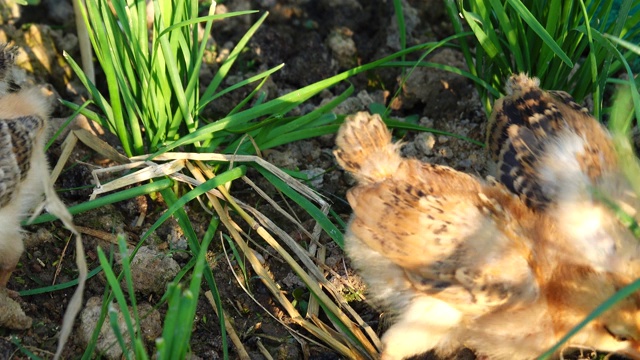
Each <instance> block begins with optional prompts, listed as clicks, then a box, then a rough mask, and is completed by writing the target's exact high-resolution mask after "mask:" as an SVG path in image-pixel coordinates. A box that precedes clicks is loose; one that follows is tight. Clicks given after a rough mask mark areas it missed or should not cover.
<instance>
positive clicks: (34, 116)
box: [0, 45, 50, 287]
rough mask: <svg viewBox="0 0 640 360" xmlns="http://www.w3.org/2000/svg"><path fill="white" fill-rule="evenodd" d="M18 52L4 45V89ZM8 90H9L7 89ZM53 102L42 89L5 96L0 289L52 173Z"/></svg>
mask: <svg viewBox="0 0 640 360" xmlns="http://www.w3.org/2000/svg"><path fill="white" fill-rule="evenodd" d="M14 53H15V50H13V48H10V47H7V46H6V45H4V46H0V83H1V84H3V85H2V86H0V89H4V88H6V86H4V85H6V82H7V81H8V79H7V77H6V76H5V75H6V74H8V73H9V72H10V71H11V69H10V68H11V67H12V66H13V54H14ZM3 86H4V87H3ZM49 109H50V104H49V101H48V100H47V98H46V97H45V95H44V94H43V93H42V92H41V91H40V90H39V89H37V88H31V89H25V90H21V91H18V92H13V93H7V92H4V93H0V286H1V287H5V286H6V284H7V282H8V281H9V278H10V276H11V273H12V272H13V270H14V269H15V267H16V265H17V264H18V261H19V259H20V256H21V255H22V252H23V251H24V245H23V243H22V235H21V229H20V222H21V221H22V220H23V219H24V218H25V217H26V214H27V212H28V211H29V210H31V209H32V208H33V207H34V206H36V205H38V204H40V203H41V202H42V200H43V194H44V192H45V189H44V181H43V179H48V177H49V169H48V164H47V161H46V158H45V153H44V145H45V138H46V135H45V129H46V128H47V120H46V119H47V118H48V115H49V111H50V110H49Z"/></svg>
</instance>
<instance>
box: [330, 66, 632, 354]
mask: <svg viewBox="0 0 640 360" xmlns="http://www.w3.org/2000/svg"><path fill="white" fill-rule="evenodd" d="M507 92H508V96H507V97H505V98H504V99H502V100H500V101H498V102H497V103H496V106H495V112H494V115H493V116H492V126H491V129H492V130H491V131H492V132H491V134H490V135H489V139H491V141H490V143H491V145H490V148H491V151H492V154H497V155H496V156H494V161H495V165H496V166H495V167H496V168H497V169H498V170H497V171H496V174H497V178H498V179H499V180H500V181H501V183H499V182H496V181H492V180H489V181H483V180H481V179H478V178H475V177H473V176H470V175H468V174H464V173H461V172H458V171H456V170H454V169H451V168H449V167H446V166H438V165H431V164H426V163H423V162H420V161H418V160H414V159H405V158H402V157H401V156H400V154H399V147H400V145H399V144H397V143H396V144H394V143H392V142H391V134H390V132H389V131H388V129H387V128H386V126H385V125H384V123H383V122H382V120H381V119H380V117H379V116H377V115H373V116H371V115H369V114H367V113H358V114H356V115H355V116H352V117H349V118H348V119H347V120H346V121H345V123H344V125H343V126H342V127H341V129H340V131H339V133H338V137H337V139H336V143H337V146H338V148H337V150H336V151H335V155H336V158H337V160H338V163H339V164H340V165H341V166H342V167H343V168H344V169H346V170H347V171H349V172H351V173H352V174H353V175H354V177H355V178H356V180H357V181H358V183H357V185H356V186H355V187H354V188H352V189H351V190H350V191H349V192H348V194H347V198H348V201H349V203H350V204H351V206H352V208H353V213H354V214H353V217H352V220H351V222H350V224H349V228H348V231H347V234H346V238H345V247H346V252H347V254H348V256H349V257H350V258H351V260H352V263H353V265H354V266H355V268H356V269H358V270H359V272H360V274H361V275H362V277H363V278H364V280H365V281H366V283H367V284H368V286H369V291H370V295H371V297H372V299H373V301H374V303H376V304H377V305H378V306H379V307H380V308H381V309H383V310H385V311H388V312H390V313H391V314H393V315H395V322H394V324H393V325H392V326H391V327H390V328H389V329H388V330H387V331H386V333H385V334H384V336H383V337H382V342H383V349H382V354H381V357H382V359H403V358H407V357H410V356H413V355H416V354H421V353H424V352H427V351H429V350H435V351H436V352H437V353H438V354H440V355H443V356H445V355H448V354H451V353H453V352H455V351H456V350H457V349H459V348H461V347H469V348H471V349H473V350H475V351H476V352H477V354H478V355H480V356H485V357H487V358H489V359H535V358H536V357H537V356H538V355H540V354H541V353H542V352H544V351H546V350H547V349H548V348H550V347H551V346H552V345H554V344H555V343H556V342H557V341H558V340H559V339H560V338H561V337H562V336H564V335H565V334H566V333H567V332H568V331H569V330H570V329H572V328H573V326H574V325H576V324H577V323H578V322H580V321H581V320H582V319H583V318H584V317H585V316H586V315H587V314H589V313H590V312H591V311H592V310H594V309H595V308H596V307H597V306H598V305H599V304H600V303H601V302H602V301H604V300H605V299H607V298H608V297H609V296H611V295H612V294H614V293H615V292H616V291H617V290H619V289H620V288H621V287H623V286H625V285H627V284H629V283H630V282H631V281H632V280H634V279H635V278H636V277H637V276H638V275H639V274H640V267H639V265H638V263H639V262H638V259H640V247H639V246H638V241H637V240H636V239H635V238H634V237H633V236H632V235H631V234H630V233H629V231H627V229H626V228H625V227H624V226H623V225H622V224H620V223H619V222H618V220H617V218H616V217H615V215H614V214H613V213H612V211H611V210H610V209H609V208H607V207H606V206H604V205H602V204H601V203H600V202H599V200H598V199H596V198H595V197H594V196H593V188H598V189H599V190H602V191H605V192H606V193H607V194H608V195H610V196H611V197H612V198H613V199H616V200H619V199H623V200H620V202H624V203H625V204H626V206H627V207H630V208H632V209H634V208H637V207H634V206H632V205H635V204H636V203H635V202H634V201H635V199H634V198H633V196H632V195H630V194H629V193H630V191H629V189H630V187H629V186H628V184H627V183H626V181H625V180H624V177H622V175H621V174H620V172H619V171H618V168H617V163H616V161H615V156H614V155H613V146H612V145H611V140H610V138H609V135H608V134H607V132H606V130H605V129H604V128H602V127H601V126H600V125H599V124H598V123H597V122H596V121H595V119H593V118H592V117H590V116H589V115H588V113H587V112H585V111H584V110H582V108H580V107H578V106H575V105H573V104H575V103H574V102H570V101H569V100H568V99H570V97H569V96H568V95H566V94H564V93H554V92H544V91H542V90H540V89H539V87H538V82H537V80H536V79H530V78H527V77H526V76H524V75H517V76H514V77H512V78H511V79H510V80H509V86H508V88H507ZM558 94H559V95H558ZM565 95H566V96H565ZM511 107H515V108H517V109H520V110H522V111H520V112H517V113H516V112H512V111H511V110H509V109H510V108H511ZM541 114H542V115H541ZM543 117H544V118H550V119H556V120H557V121H555V122H553V125H549V126H547V125H546V124H547V121H546V120H544V119H543ZM535 119H538V121H534V120H535ZM527 121H528V123H527ZM514 125H515V126H516V127H513V126H514ZM538 126H540V127H541V128H542V129H543V130H544V131H540V130H538V129H539V128H538ZM525 129H526V131H525ZM530 133H532V134H530ZM532 145H534V146H532ZM527 148H530V149H532V150H531V151H532V154H530V155H529V154H528V153H527V152H526V151H525V150H524V149H527ZM496 149H498V150H496ZM531 184H536V185H535V186H534V185H531ZM567 211H574V213H567ZM570 344H571V345H580V346H588V347H592V348H595V349H597V350H602V351H608V352H619V353H622V354H625V355H627V356H630V357H633V358H640V295H638V294H634V295H633V296H631V297H629V298H627V299H626V300H624V301H622V302H621V303H619V304H618V305H616V306H615V307H613V308H612V309H611V310H609V311H608V312H607V313H605V314H604V315H603V316H602V317H600V318H598V319H597V320H596V321H593V322H591V323H590V324H589V325H587V326H586V327H585V328H583V329H582V330H581V331H580V332H579V333H578V334H577V335H575V336H574V337H573V338H572V339H571V341H570Z"/></svg>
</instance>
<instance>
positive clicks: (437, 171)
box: [335, 113, 535, 312]
mask: <svg viewBox="0 0 640 360" xmlns="http://www.w3.org/2000/svg"><path fill="white" fill-rule="evenodd" d="M390 140H391V134H390V133H389V131H388V130H387V129H386V127H385V126H384V123H383V122H382V120H381V119H380V118H379V117H378V116H377V115H374V116H368V115H367V114H364V113H359V114H357V115H355V116H354V117H351V118H349V119H348V120H346V122H345V125H344V126H343V127H342V128H341V131H340V133H339V134H338V137H337V139H336V142H337V144H338V146H339V147H338V149H337V150H336V151H335V154H336V158H337V159H338V162H339V163H340V164H341V165H343V166H344V167H345V168H347V169H349V170H350V171H352V172H354V175H355V176H356V178H358V179H360V183H359V185H358V186H356V187H354V188H352V189H351V190H350V191H349V193H348V194H347V199H348V200H349V203H350V204H351V207H352V208H353V212H354V218H353V221H352V223H351V226H350V229H351V231H352V232H353V234H354V235H355V236H357V237H358V238H359V239H361V240H362V241H364V242H365V243H366V245H368V246H369V247H370V248H371V249H373V250H375V251H378V252H380V253H382V254H384V255H385V257H387V258H388V259H390V260H391V261H393V262H395V263H396V264H398V265H399V266H401V267H402V268H403V269H405V270H406V273H407V276H408V279H409V281H410V282H412V283H413V284H414V286H416V288H418V289H420V291H423V292H425V293H429V294H432V295H433V296H435V297H438V298H442V299H446V300H447V301H453V302H459V303H467V305H466V306H467V308H469V307H470V306H473V307H477V308H478V310H477V311H478V312H481V311H486V309H487V307H492V306H497V305H499V304H502V303H504V302H507V301H508V300H509V297H510V296H511V295H512V294H513V292H525V291H529V290H527V289H515V287H516V286H515V285H514V282H518V281H522V278H521V277H527V276H530V274H529V268H528V264H527V262H526V261H525V260H523V259H524V258H526V256H522V255H518V256H514V257H509V256H507V253H510V252H512V251H515V252H520V251H525V252H526V251H527V250H526V248H527V245H524V244H523V245H522V246H513V244H511V242H512V241H514V242H518V241H521V240H522V239H519V238H517V237H516V236H514V238H513V239H510V238H508V236H505V235H504V233H505V232H503V231H502V229H500V227H501V226H503V225H504V222H503V221H502V219H504V218H505V217H504V214H499V213H501V212H502V209H501V207H500V206H498V205H496V204H495V202H492V201H490V200H488V198H487V197H486V195H484V194H483V192H484V191H485V187H484V186H483V185H482V184H481V183H480V182H479V181H478V180H477V179H475V178H474V177H472V176H470V175H467V174H464V173H461V172H458V171H455V170H453V169H451V168H449V167H446V166H439V165H432V164H425V163H422V162H420V161H418V160H415V159H403V158H401V157H400V154H399V152H398V146H397V145H395V144H393V143H391V141H390ZM381 155H382V156H381ZM367 169H369V170H367ZM487 191H491V192H492V193H494V194H493V195H497V194H496V193H497V192H502V193H503V195H502V198H504V199H505V201H507V202H509V201H514V202H518V201H517V199H516V198H515V197H513V196H512V195H510V194H509V193H508V192H507V191H506V189H504V188H503V187H497V188H496V189H493V190H487ZM524 211H526V210H524ZM491 214H493V215H491ZM494 218H496V219H501V220H500V221H498V222H495V221H493V220H494ZM480 234H481V235H480ZM483 252H485V253H484V254H496V253H501V252H504V253H503V255H504V256H503V258H504V259H505V262H504V263H503V262H494V263H493V264H492V265H490V266H488V265H487V264H484V263H483V260H482V258H483V256H484V254H483ZM416 254H420V256H416ZM492 256H493V255H492ZM507 263H508V265H507ZM503 266H510V267H511V268H512V269H513V270H514V272H513V274H518V275H514V276H513V278H512V279H509V280H505V279H504V278H503V277H501V276H500V274H499V273H500V270H499V269H500V268H501V267H503ZM518 268H519V270H518ZM516 278H517V279H516ZM528 285H529V284H527V285H526V286H528ZM507 289H508V290H507ZM531 291H534V292H535V290H531Z"/></svg>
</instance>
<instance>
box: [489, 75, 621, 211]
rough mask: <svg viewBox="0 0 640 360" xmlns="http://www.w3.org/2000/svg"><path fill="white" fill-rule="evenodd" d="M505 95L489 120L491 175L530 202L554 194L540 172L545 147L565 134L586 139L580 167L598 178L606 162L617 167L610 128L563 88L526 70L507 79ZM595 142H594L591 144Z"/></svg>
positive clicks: (538, 204) (540, 205)
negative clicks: (550, 87) (550, 86)
mask: <svg viewBox="0 0 640 360" xmlns="http://www.w3.org/2000/svg"><path fill="white" fill-rule="evenodd" d="M506 90H507V96H505V97H503V98H501V99H499V100H498V101H496V103H495V104H494V111H493V113H492V115H491V118H490V120H489V126H488V130H487V143H488V149H489V155H490V159H491V161H492V162H493V163H494V168H495V169H494V170H493V172H494V173H493V175H494V176H495V177H496V178H497V179H498V181H500V182H501V183H502V184H504V185H505V186H506V187H507V188H508V189H509V190H511V191H512V192H513V193H515V194H518V195H519V196H521V197H522V198H523V199H524V200H525V202H526V203H527V205H528V206H530V207H532V208H534V209H538V210H541V209H544V208H545V207H546V206H547V205H548V204H549V203H550V202H551V201H552V200H553V198H554V196H555V193H554V191H553V186H547V185H550V184H545V183H544V180H542V179H541V177H540V175H539V171H540V169H541V168H543V166H544V164H542V165H541V161H542V159H544V156H545V152H546V151H547V147H548V146H549V145H550V144H554V143H557V142H561V141H563V140H562V139H560V138H559V137H561V134H562V133H563V132H572V133H574V134H576V135H578V136H580V137H583V138H584V139H585V141H584V142H585V144H586V145H585V148H584V150H583V154H579V155H578V156H579V157H580V161H581V162H582V164H581V166H583V167H584V169H585V172H586V173H588V174H589V176H590V177H592V180H593V182H594V183H595V182H597V178H598V177H599V176H600V174H601V173H602V170H603V166H605V167H609V168H614V167H615V166H616V160H615V156H614V155H613V146H612V145H611V140H610V139H609V137H608V135H607V133H606V131H605V130H604V129H603V128H602V126H601V125H600V124H599V123H598V122H597V121H596V120H595V119H594V118H593V117H592V116H591V115H590V114H589V111H588V110H587V109H586V108H585V107H583V106H581V105H579V104H577V103H576V102H575V100H574V99H573V98H572V97H571V95H569V94H567V93H566V92H563V91H544V90H542V89H540V88H539V81H538V80H537V79H535V78H529V77H527V76H526V75H524V74H519V75H513V76H512V77H511V78H510V79H509V80H508V83H507V87H506ZM592 144H596V145H593V146H592Z"/></svg>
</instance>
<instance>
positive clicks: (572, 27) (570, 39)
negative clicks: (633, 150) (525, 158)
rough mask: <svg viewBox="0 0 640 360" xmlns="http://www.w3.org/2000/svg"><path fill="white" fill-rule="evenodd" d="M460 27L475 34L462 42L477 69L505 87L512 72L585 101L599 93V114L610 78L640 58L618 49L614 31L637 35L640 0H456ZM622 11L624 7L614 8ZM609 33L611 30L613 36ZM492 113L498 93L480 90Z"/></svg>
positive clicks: (452, 12) (452, 8) (452, 9)
mask: <svg viewBox="0 0 640 360" xmlns="http://www.w3.org/2000/svg"><path fill="white" fill-rule="evenodd" d="M446 4H447V10H448V13H449V18H450V19H451V21H452V23H453V26H454V28H455V31H456V32H457V33H462V32H463V28H464V27H465V26H466V27H468V28H469V29H471V31H472V33H473V36H472V37H469V38H466V39H462V40H461V41H460V47H461V49H462V51H463V53H464V56H465V59H466V62H467V65H468V67H469V71H470V72H471V73H472V74H473V75H475V76H477V77H479V78H481V79H484V80H485V81H487V82H488V83H489V84H490V86H491V87H492V88H493V89H496V90H498V91H500V92H501V91H502V88H503V82H504V80H505V79H507V78H508V76H509V75H510V74H512V73H518V72H526V73H528V74H529V75H532V76H536V77H538V78H539V79H540V82H541V87H542V88H544V89H553V90H565V91H567V92H569V93H570V94H572V95H573V97H574V98H575V99H576V100H577V101H579V102H580V101H582V100H583V99H584V98H585V97H586V96H591V97H592V101H593V113H594V116H595V117H596V118H598V119H601V117H602V110H603V99H604V90H605V85H606V83H607V81H608V80H609V79H610V78H611V77H613V76H614V75H616V74H618V73H619V72H620V71H624V70H625V67H626V65H625V64H626V63H628V62H630V61H631V62H633V61H635V60H636V59H637V55H635V54H634V53H633V52H631V51H629V50H626V49H623V51H622V52H621V53H620V54H619V55H618V54H616V53H615V52H613V51H611V42H610V41H609V39H608V38H607V37H606V36H612V37H615V38H620V39H623V40H624V39H626V40H629V39H637V38H638V36H639V35H640V27H639V26H638V25H637V24H638V22H639V20H640V12H639V11H638V9H639V8H640V2H639V1H637V0H622V1H614V0H607V1H592V0H580V1H560V0H545V1H537V0H507V1H497V0H482V1H478V0H456V1H454V0H448V1H446ZM612 10H616V11H612ZM605 34H606V35H605ZM478 91H479V93H480V96H481V99H482V101H483V105H484V107H485V110H486V112H487V114H489V113H490V112H491V108H492V96H490V92H489V91H488V90H487V89H486V88H485V87H482V86H479V87H478Z"/></svg>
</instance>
